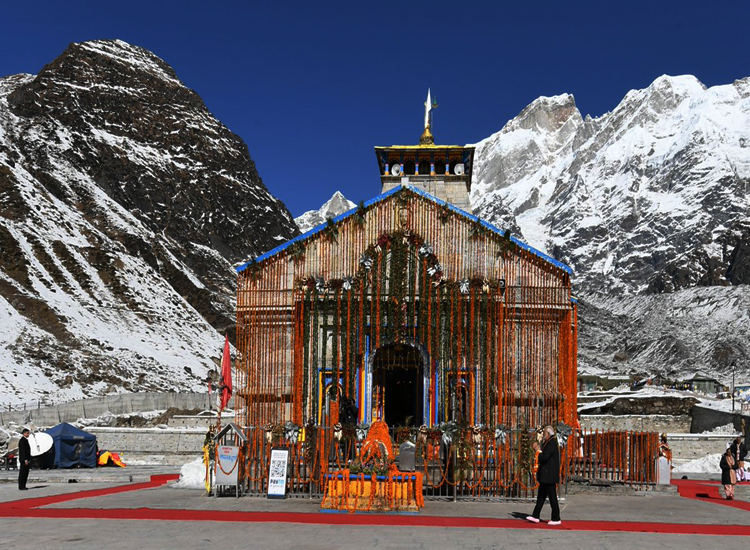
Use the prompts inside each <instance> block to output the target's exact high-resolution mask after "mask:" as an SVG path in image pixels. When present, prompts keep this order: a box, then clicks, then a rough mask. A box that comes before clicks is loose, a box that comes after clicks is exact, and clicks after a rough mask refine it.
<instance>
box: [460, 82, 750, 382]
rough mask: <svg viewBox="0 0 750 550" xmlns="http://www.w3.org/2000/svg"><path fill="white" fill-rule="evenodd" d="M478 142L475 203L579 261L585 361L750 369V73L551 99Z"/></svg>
mask: <svg viewBox="0 0 750 550" xmlns="http://www.w3.org/2000/svg"><path fill="white" fill-rule="evenodd" d="M476 147H477V152H476V156H475V166H474V185H473V188H472V194H471V199H472V205H473V207H474V211H475V213H477V214H478V215H479V216H481V217H483V218H485V219H488V220H489V221H491V222H492V223H495V224H496V225H498V226H500V227H509V228H511V229H512V230H513V231H514V232H516V233H517V234H518V235H519V237H521V238H522V239H524V240H526V241H527V242H529V243H530V244H532V245H533V246H535V247H538V248H540V249H542V250H545V251H547V252H548V253H550V254H551V255H553V256H554V257H556V258H558V259H560V260H562V261H564V262H566V263H567V264H569V265H570V266H571V267H573V269H574V270H575V272H576V279H575V284H576V287H577V289H578V292H579V293H580V297H581V299H582V307H581V338H580V344H581V355H580V359H581V366H582V367H583V370H587V369H588V370H596V369H604V370H612V371H619V372H630V371H638V372H649V371H658V372H666V373H672V375H674V376H676V377H679V376H683V375H688V374H691V373H693V372H704V373H707V374H715V375H717V376H719V377H720V378H721V379H723V380H727V376H728V374H727V373H729V372H730V370H731V365H732V363H733V362H736V364H737V366H738V369H739V371H740V372H741V373H742V374H743V375H744V376H750V346H749V345H748V343H747V342H748V341H750V340H749V337H750V323H748V320H749V319H748V315H749V313H748V307H747V305H748V302H750V294H749V292H750V290H748V287H747V286H746V285H747V283H748V282H750V194H749V192H750V78H745V79H742V80H738V81H735V82H734V83H733V84H728V85H724V86H715V87H712V88H706V87H705V86H703V84H701V83H700V82H699V81H698V80H697V79H696V78H694V77H692V76H679V77H668V76H663V77H660V78H658V79H657V80H655V81H654V82H653V83H652V84H651V85H650V86H649V87H648V88H646V89H643V90H633V91H631V92H629V93H628V94H627V95H626V96H625V98H624V99H623V100H622V101H621V102H620V104H619V105H618V106H617V107H616V108H615V109H614V110H612V111H611V112H609V113H606V114H604V115H602V116H601V117H598V118H591V117H589V116H587V117H585V118H583V117H582V116H581V114H580V112H579V111H578V109H577V108H576V105H575V101H574V99H573V96H571V95H562V96H556V97H551V98H545V97H542V98H539V99H537V100H536V101H534V102H532V103H531V104H530V105H529V106H528V107H527V108H526V109H524V110H523V111H522V112H521V113H520V114H519V115H518V116H517V117H516V118H514V119H513V120H511V121H509V122H508V123H507V124H505V126H504V127H503V128H502V130H500V131H499V132H498V133H496V134H494V135H492V136H490V137H489V138H487V139H485V140H483V141H481V142H479V143H477V144H476Z"/></svg>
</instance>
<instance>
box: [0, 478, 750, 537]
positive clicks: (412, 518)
mask: <svg viewBox="0 0 750 550" xmlns="http://www.w3.org/2000/svg"><path fill="white" fill-rule="evenodd" d="M177 477H178V476H152V478H151V481H150V482H148V483H138V484H129V485H122V486H118V487H112V488H108V489H95V490H91V491H80V492H76V493H69V494H65V495H53V496H49V497H40V498H30V499H23V500H17V501H13V502H6V503H2V504H0V517H24V518H57V519H113V520H123V519H131V520H157V521H224V522H247V523H266V522H277V523H303V524H317V525H369V526H374V525H379V526H387V525H391V526H408V527H452V528H468V529H477V528H479V529H541V530H559V531H603V532H629V533H660V534H686V535H687V534H690V535H731V536H746V535H747V534H748V532H749V531H750V527H748V526H747V525H706V524H690V523H654V522H624V521H563V524H562V525H560V526H557V527H550V526H548V525H547V524H544V523H540V524H538V525H533V524H530V523H527V522H526V521H523V520H520V519H495V518H472V517H438V516H416V515H408V516H405V515H389V514H320V513H289V512H232V511H202V510H165V509H154V508H132V509H130V508H114V509H92V508H40V507H42V506H48V505H50V504H55V503H59V502H65V501H70V500H75V499H81V498H91V497H96V496H103V495H112V494H117V493H121V492H125V491H137V490H140V489H148V488H152V487H158V486H160V485H164V484H165V483H166V482H167V481H169V480H171V479H177ZM675 485H677V486H678V491H680V494H681V495H683V496H686V497H687V498H697V499H698V500H707V501H710V502H721V503H724V502H726V503H727V504H728V505H732V503H733V502H734V503H736V504H739V505H740V506H737V507H739V508H742V509H750V503H747V502H737V501H720V500H717V499H716V498H710V495H711V494H712V491H716V495H718V488H717V487H716V483H715V482H713V484H712V483H711V482H690V483H684V482H682V480H676V481H675ZM683 493H684V494H683ZM697 494H708V495H709V498H703V497H697V496H691V495H697Z"/></svg>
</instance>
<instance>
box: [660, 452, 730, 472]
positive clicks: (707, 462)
mask: <svg viewBox="0 0 750 550" xmlns="http://www.w3.org/2000/svg"><path fill="white" fill-rule="evenodd" d="M721 454H722V453H716V454H711V455H707V456H704V457H703V458H698V459H696V460H691V461H690V462H685V463H683V464H678V465H677V466H675V467H674V470H672V473H673V474H684V473H691V474H721V468H719V462H720V461H721Z"/></svg>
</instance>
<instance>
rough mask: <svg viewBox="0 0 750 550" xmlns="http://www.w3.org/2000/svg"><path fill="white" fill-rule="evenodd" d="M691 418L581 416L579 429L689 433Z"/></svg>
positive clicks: (668, 416)
mask: <svg viewBox="0 0 750 550" xmlns="http://www.w3.org/2000/svg"><path fill="white" fill-rule="evenodd" d="M690 424H691V418H690V417H689V416H687V415H683V416H670V415H665V414H650V415H635V414H633V415H630V414H629V415H623V416H616V415H609V414H582V415H581V427H582V428H584V429H590V430H631V431H637V432H659V433H665V432H666V433H673V432H686V433H688V432H690Z"/></svg>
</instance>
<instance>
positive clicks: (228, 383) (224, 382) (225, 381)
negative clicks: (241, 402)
mask: <svg viewBox="0 0 750 550" xmlns="http://www.w3.org/2000/svg"><path fill="white" fill-rule="evenodd" d="M230 397H232V360H231V358H230V356H229V336H224V356H223V357H222V358H221V406H220V407H219V410H224V407H226V406H227V403H229V398H230Z"/></svg>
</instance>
